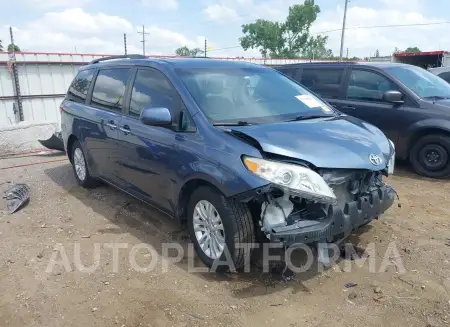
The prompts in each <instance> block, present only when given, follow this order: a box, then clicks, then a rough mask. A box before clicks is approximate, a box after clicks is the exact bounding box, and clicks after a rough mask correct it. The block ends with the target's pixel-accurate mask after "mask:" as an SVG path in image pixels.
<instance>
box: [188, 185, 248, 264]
mask: <svg viewBox="0 0 450 327" xmlns="http://www.w3.org/2000/svg"><path fill="white" fill-rule="evenodd" d="M207 203H209V204H211V205H212V206H213V210H212V211H214V210H215V211H216V213H217V214H218V216H220V220H221V221H222V227H223V232H224V234H225V237H224V238H223V239H222V240H224V243H222V244H223V246H224V248H225V249H224V250H223V252H222V253H221V255H220V256H219V255H216V258H215V257H214V256H211V255H209V254H208V251H207V250H208V249H205V250H206V252H205V251H204V250H203V249H202V247H201V246H200V243H199V239H198V236H199V235H200V234H199V233H203V231H198V230H197V234H196V232H195V228H194V222H199V220H198V210H196V206H197V205H199V206H202V205H205V204H207ZM203 208H204V207H203ZM187 215H188V216H187V222H188V230H189V236H190V237H191V240H192V242H193V243H194V248H195V251H196V253H197V255H198V256H199V258H200V259H201V261H202V262H203V263H204V264H205V265H206V266H207V267H209V268H213V269H215V270H216V271H227V270H233V268H234V269H236V270H239V269H241V268H242V267H244V265H245V263H246V262H250V256H251V247H252V244H253V243H254V242H255V233H254V223H253V219H252V216H251V214H250V211H249V209H248V207H247V206H246V205H244V204H241V203H238V202H235V201H233V200H228V199H226V198H225V196H224V195H223V194H222V193H220V192H219V191H217V190H215V189H213V188H211V187H205V186H202V187H199V188H198V189H196V190H195V191H194V192H193V194H192V196H191V198H190V200H189V204H188V211H187ZM195 215H197V218H196V216H195ZM214 217H215V218H217V216H214ZM197 226H198V225H197ZM206 233H207V232H205V234H206ZM203 235H204V234H203ZM221 235H222V236H223V234H221ZM211 238H213V237H211ZM238 244H241V246H240V247H237V245H238ZM226 249H228V252H227V251H226ZM210 254H212V253H211V252H210ZM216 254H217V253H216ZM227 259H228V261H227ZM230 259H231V260H230ZM246 260H248V261H246ZM230 261H231V262H232V265H230V264H225V263H226V262H230ZM220 262H222V263H223V264H220Z"/></svg>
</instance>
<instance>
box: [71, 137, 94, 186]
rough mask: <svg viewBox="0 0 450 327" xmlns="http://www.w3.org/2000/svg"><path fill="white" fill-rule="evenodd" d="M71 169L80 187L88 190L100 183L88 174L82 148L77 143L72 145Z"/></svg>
mask: <svg viewBox="0 0 450 327" xmlns="http://www.w3.org/2000/svg"><path fill="white" fill-rule="evenodd" d="M72 168H73V173H74V175H75V178H76V180H77V182H78V184H79V185H80V186H81V187H84V188H88V189H89V188H94V187H96V186H98V185H99V184H100V182H99V181H98V180H97V179H95V178H93V177H92V176H91V174H90V173H89V168H88V166H87V163H86V159H85V155H84V151H83V148H82V147H81V145H80V142H78V141H75V142H74V143H73V145H72ZM77 169H78V170H77Z"/></svg>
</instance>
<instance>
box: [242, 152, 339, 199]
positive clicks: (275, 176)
mask: <svg viewBox="0 0 450 327" xmlns="http://www.w3.org/2000/svg"><path fill="white" fill-rule="evenodd" d="M243 162H244V165H245V167H247V169H248V170H250V171H251V172H252V173H254V174H255V175H258V176H259V177H261V178H264V179H265V180H268V181H269V182H272V183H274V184H276V185H278V186H280V187H281V188H287V189H288V190H289V192H290V193H291V194H292V195H296V196H299V197H302V198H305V199H308V200H313V201H318V202H322V203H328V204H334V203H336V196H335V194H334V192H333V190H332V189H331V188H330V187H329V186H328V184H327V183H326V182H325V181H324V179H323V178H322V177H321V176H320V175H319V174H317V173H316V172H315V171H313V170H311V169H309V168H306V167H303V166H300V165H294V164H288V163H283V162H277V161H270V160H265V159H260V158H252V157H244V158H243Z"/></svg>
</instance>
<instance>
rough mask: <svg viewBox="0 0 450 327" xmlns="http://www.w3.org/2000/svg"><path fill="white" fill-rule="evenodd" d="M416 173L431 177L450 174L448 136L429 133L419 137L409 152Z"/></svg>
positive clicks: (449, 139) (441, 176) (449, 143)
mask: <svg viewBox="0 0 450 327" xmlns="http://www.w3.org/2000/svg"><path fill="white" fill-rule="evenodd" d="M409 160H410V162H411V166H412V168H413V169H414V171H415V172H416V173H418V174H419V175H422V176H426V177H431V178H445V177H449V176H450V137H448V136H446V135H441V134H431V135H426V136H423V137H421V138H420V139H419V140H418V141H417V142H416V143H415V144H414V145H413V146H412V148H411V150H410V153H409Z"/></svg>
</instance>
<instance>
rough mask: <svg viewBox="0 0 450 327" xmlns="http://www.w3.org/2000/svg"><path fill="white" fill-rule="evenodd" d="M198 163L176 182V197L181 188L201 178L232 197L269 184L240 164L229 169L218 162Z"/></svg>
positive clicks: (226, 195)
mask: <svg viewBox="0 0 450 327" xmlns="http://www.w3.org/2000/svg"><path fill="white" fill-rule="evenodd" d="M198 163H199V164H200V165H199V166H197V167H195V168H197V170H196V171H193V172H191V173H190V174H189V175H187V176H186V177H185V178H184V179H183V182H182V183H180V184H178V187H177V188H176V190H175V192H174V193H175V194H174V195H175V196H176V199H178V198H179V196H180V192H181V190H182V188H183V187H184V186H185V185H186V184H187V183H189V182H190V181H192V180H202V181H205V182H207V183H209V184H211V185H213V186H214V187H215V188H217V189H218V190H219V191H220V192H222V193H223V195H225V197H232V196H234V195H236V194H240V193H243V192H246V191H249V190H252V189H255V188H259V187H262V186H264V185H266V184H269V182H267V181H266V180H264V179H262V178H260V177H258V176H256V175H253V174H251V173H250V172H249V171H247V170H246V168H245V167H244V166H243V165H242V164H239V165H237V166H238V167H236V165H235V166H234V168H233V169H230V168H228V167H226V166H222V165H220V164H212V163H209V164H205V163H204V162H198ZM231 167H232V166H231ZM235 168H236V169H235Z"/></svg>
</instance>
